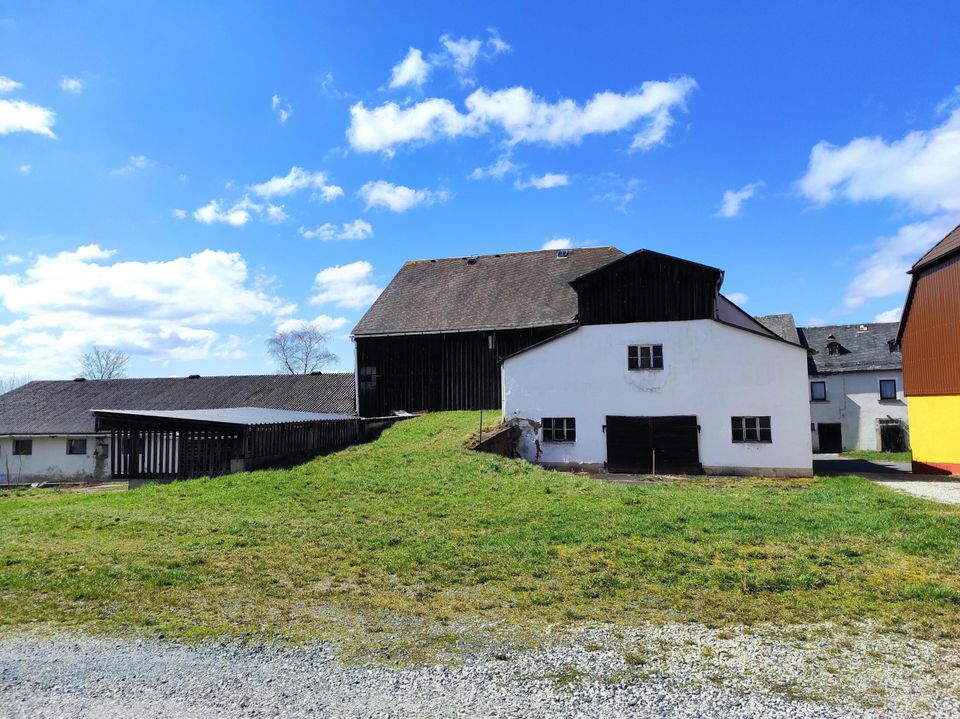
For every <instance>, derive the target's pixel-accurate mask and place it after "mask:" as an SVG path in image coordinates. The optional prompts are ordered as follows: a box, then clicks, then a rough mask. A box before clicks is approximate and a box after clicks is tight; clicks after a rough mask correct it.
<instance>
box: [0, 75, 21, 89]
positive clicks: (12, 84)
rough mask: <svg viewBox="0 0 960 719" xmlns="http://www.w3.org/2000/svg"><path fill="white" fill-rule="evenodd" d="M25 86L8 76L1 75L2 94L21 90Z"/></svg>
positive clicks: (0, 86) (0, 87)
mask: <svg viewBox="0 0 960 719" xmlns="http://www.w3.org/2000/svg"><path fill="white" fill-rule="evenodd" d="M21 87H23V85H22V84H21V83H19V82H17V81H16V80H12V79H11V78H9V77H7V76H6V75H0V93H3V92H13V91H14V90H19V89H20V88H21Z"/></svg>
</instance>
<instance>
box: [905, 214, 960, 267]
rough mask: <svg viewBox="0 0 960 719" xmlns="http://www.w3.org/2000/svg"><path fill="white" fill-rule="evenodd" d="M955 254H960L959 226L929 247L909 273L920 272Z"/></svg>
mask: <svg viewBox="0 0 960 719" xmlns="http://www.w3.org/2000/svg"><path fill="white" fill-rule="evenodd" d="M957 252H960V225H957V226H956V227H954V228H953V231H952V232H951V233H950V234H948V235H947V236H946V237H944V238H943V239H942V240H940V241H939V242H938V243H937V244H935V245H934V246H933V247H931V248H930V249H929V250H928V251H927V253H926V254H925V255H924V256H923V257H921V258H920V259H919V260H917V261H916V262H915V263H914V264H913V267H912V268H911V270H910V271H911V272H916V271H917V270H921V269H923V268H924V267H927V266H929V265H932V264H934V263H935V262H939V261H940V260H943V259H946V258H947V257H949V256H950V255H953V254H955V253H957Z"/></svg>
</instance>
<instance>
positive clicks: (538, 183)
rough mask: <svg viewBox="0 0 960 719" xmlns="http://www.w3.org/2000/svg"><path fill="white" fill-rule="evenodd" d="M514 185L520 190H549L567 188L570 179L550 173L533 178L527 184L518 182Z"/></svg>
mask: <svg viewBox="0 0 960 719" xmlns="http://www.w3.org/2000/svg"><path fill="white" fill-rule="evenodd" d="M513 184H514V186H515V187H516V188H517V189H518V190H526V189H527V188H530V187H532V188H534V189H536V190H549V189H551V188H553V187H566V186H567V185H569V184H570V178H569V177H567V176H566V175H561V174H557V173H555V172H548V173H547V174H545V175H541V176H540V177H531V178H530V179H529V180H527V181H526V182H521V181H520V180H517V181H516V182H514V183H513Z"/></svg>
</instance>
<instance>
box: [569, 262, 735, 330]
mask: <svg viewBox="0 0 960 719" xmlns="http://www.w3.org/2000/svg"><path fill="white" fill-rule="evenodd" d="M722 276H723V274H722V273H721V272H720V270H717V269H714V268H712V267H706V266H704V265H698V264H696V263H693V262H687V261H686V260H680V259H678V258H676V257H669V256H667V255H661V254H659V253H656V252H648V251H640V252H636V253H634V254H632V255H627V256H626V257H623V258H621V259H619V260H617V261H615V262H611V263H610V264H609V265H607V266H605V267H601V268H600V269H598V270H594V271H593V272H591V273H589V274H587V275H584V276H583V277H580V278H578V279H576V280H574V282H573V285H574V287H575V288H576V290H577V297H578V308H579V314H578V317H579V321H580V324H582V325H593V324H623V323H628V322H675V321H680V320H702V319H714V318H715V317H716V312H717V291H718V289H719V284H720V279H721V278H722Z"/></svg>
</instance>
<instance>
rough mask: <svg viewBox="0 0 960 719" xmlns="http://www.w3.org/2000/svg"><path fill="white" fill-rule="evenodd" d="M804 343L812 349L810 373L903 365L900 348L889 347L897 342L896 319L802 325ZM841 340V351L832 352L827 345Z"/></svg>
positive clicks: (801, 335) (890, 367)
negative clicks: (893, 320)
mask: <svg viewBox="0 0 960 719" xmlns="http://www.w3.org/2000/svg"><path fill="white" fill-rule="evenodd" d="M797 331H798V333H799V335H800V341H801V344H803V346H804V347H806V348H807V350H808V352H809V365H810V367H809V368H810V373H811V374H834V373H837V372H856V371H867V370H899V369H901V368H902V367H903V356H902V355H901V354H900V350H899V349H897V350H894V351H891V350H890V344H891V343H895V342H896V338H897V323H896V322H873V323H869V324H860V325H826V326H824V327H799V328H798V330H797ZM831 342H837V343H839V354H834V355H832V354H830V352H829V349H828V345H830V343H831Z"/></svg>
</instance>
